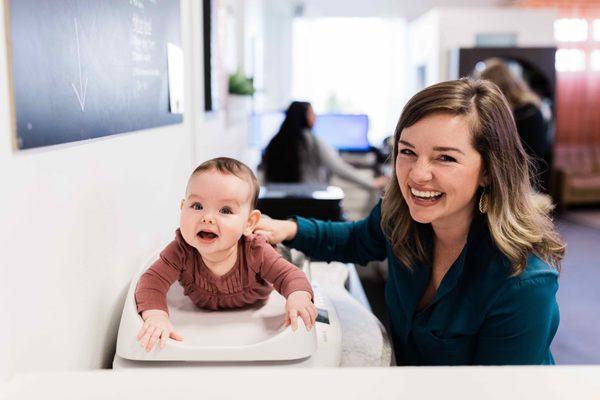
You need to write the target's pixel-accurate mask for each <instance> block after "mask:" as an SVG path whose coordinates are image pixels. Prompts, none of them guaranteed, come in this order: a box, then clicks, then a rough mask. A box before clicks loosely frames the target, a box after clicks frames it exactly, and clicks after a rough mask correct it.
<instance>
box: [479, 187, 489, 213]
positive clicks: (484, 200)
mask: <svg viewBox="0 0 600 400" xmlns="http://www.w3.org/2000/svg"><path fill="white" fill-rule="evenodd" d="M487 209H488V195H487V193H486V191H485V186H484V187H483V191H482V192H481V196H480V197H479V212H480V213H482V214H485V213H486V212H487Z"/></svg>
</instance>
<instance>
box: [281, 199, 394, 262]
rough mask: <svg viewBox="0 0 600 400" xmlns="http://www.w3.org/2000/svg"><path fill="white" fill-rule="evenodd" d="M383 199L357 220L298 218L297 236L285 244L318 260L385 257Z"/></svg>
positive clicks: (355, 260) (351, 260) (355, 259)
mask: <svg viewBox="0 0 600 400" xmlns="http://www.w3.org/2000/svg"><path fill="white" fill-rule="evenodd" d="M380 221H381V202H379V204H377V206H375V208H373V210H372V211H371V213H370V214H369V216H368V217H367V218H365V219H363V220H360V221H356V222H329V221H327V222H326V221H320V220H316V219H306V218H301V217H298V218H297V220H296V223H297V229H298V230H297V233H296V236H295V238H294V239H293V240H292V241H290V242H288V243H286V244H287V245H288V246H290V247H293V248H296V249H298V250H301V251H302V252H303V253H305V254H308V255H310V256H311V257H313V258H314V259H316V260H323V261H327V262H329V261H341V262H354V263H358V264H363V265H364V264H366V263H368V262H369V261H373V260H383V259H385V257H386V241H385V236H384V234H383V232H382V230H381V226H380Z"/></svg>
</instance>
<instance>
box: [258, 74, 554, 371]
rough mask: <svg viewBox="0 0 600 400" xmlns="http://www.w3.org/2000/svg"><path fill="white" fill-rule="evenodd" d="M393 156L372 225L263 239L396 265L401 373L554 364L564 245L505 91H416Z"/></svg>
mask: <svg viewBox="0 0 600 400" xmlns="http://www.w3.org/2000/svg"><path fill="white" fill-rule="evenodd" d="M393 157H394V160H395V169H394V173H393V177H392V181H391V182H390V184H389V185H388V188H387V191H386V194H385V197H384V199H383V200H382V202H380V203H379V204H378V205H377V206H376V207H375V208H374V209H373V211H372V212H371V214H370V215H369V216H368V217H367V218H366V219H364V220H361V221H358V222H351V223H331V222H323V221H317V220H311V219H304V218H297V220H296V221H278V220H268V219H265V220H264V221H262V222H261V223H259V226H258V228H257V231H259V232H262V233H263V234H266V235H268V236H269V238H270V241H271V242H273V243H276V242H281V241H288V244H289V245H290V246H291V247H294V248H297V249H300V250H302V251H303V252H305V253H307V254H309V255H311V256H312V257H313V258H315V259H321V260H325V261H333V260H336V261H342V262H355V263H358V264H363V265H364V264H366V263H367V262H368V261H371V260H383V259H385V258H386V257H387V259H388V264H389V276H388V279H387V282H386V294H385V295H386V303H387V308H388V313H389V316H390V320H391V330H392V332H391V333H392V338H393V341H394V348H395V352H396V358H397V360H398V362H399V364H413V365H434V364H442V365H469V364H553V363H554V360H553V358H552V354H551V353H550V343H551V342H552V338H553V337H554V334H555V332H556V329H557V327H558V321H559V314H558V306H557V303H556V300H555V294H556V290H557V288H558V283H557V277H558V269H559V264H560V260H561V259H562V256H563V253H564V245H563V244H562V242H561V240H560V238H559V237H558V235H557V234H556V232H555V231H554V229H553V225H552V222H551V220H550V219H549V217H548V212H549V210H550V208H551V207H550V204H549V203H548V201H547V200H546V198H545V197H543V196H541V195H539V194H537V193H536V192H534V191H533V190H532V188H531V185H530V182H529V172H528V170H527V165H528V159H527V154H526V153H525V151H524V150H523V147H522V145H521V143H520V141H519V137H518V135H517V131H516V128H515V124H514V120H513V118H512V116H511V112H510V109H509V106H508V104H507V103H506V100H505V99H504V97H503V96H502V93H501V92H500V91H499V90H498V88H497V87H496V86H495V85H494V84H492V83H490V82H486V81H472V80H469V79H461V80H457V81H449V82H443V83H439V84H436V85H433V86H431V87H429V88H426V89H424V90H423V91H421V92H420V93H417V94H416V95H415V96H414V97H413V98H412V99H411V100H410V101H409V102H408V104H407V105H406V107H405V108H404V110H403V112H402V115H401V117H400V121H399V122H398V125H397V127H396V131H395V140H394V152H393Z"/></svg>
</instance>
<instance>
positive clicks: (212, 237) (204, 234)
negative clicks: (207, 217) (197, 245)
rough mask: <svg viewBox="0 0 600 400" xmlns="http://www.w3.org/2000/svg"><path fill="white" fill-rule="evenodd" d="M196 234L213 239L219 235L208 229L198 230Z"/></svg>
mask: <svg viewBox="0 0 600 400" xmlns="http://www.w3.org/2000/svg"><path fill="white" fill-rule="evenodd" d="M198 236H200V238H201V239H215V238H217V237H219V235H217V234H216V233H214V232H208V231H200V232H198Z"/></svg>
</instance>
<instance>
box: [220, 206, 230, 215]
mask: <svg viewBox="0 0 600 400" xmlns="http://www.w3.org/2000/svg"><path fill="white" fill-rule="evenodd" d="M219 212H220V213H221V214H233V210H232V209H231V208H230V207H223V208H221V210H220V211H219Z"/></svg>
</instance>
